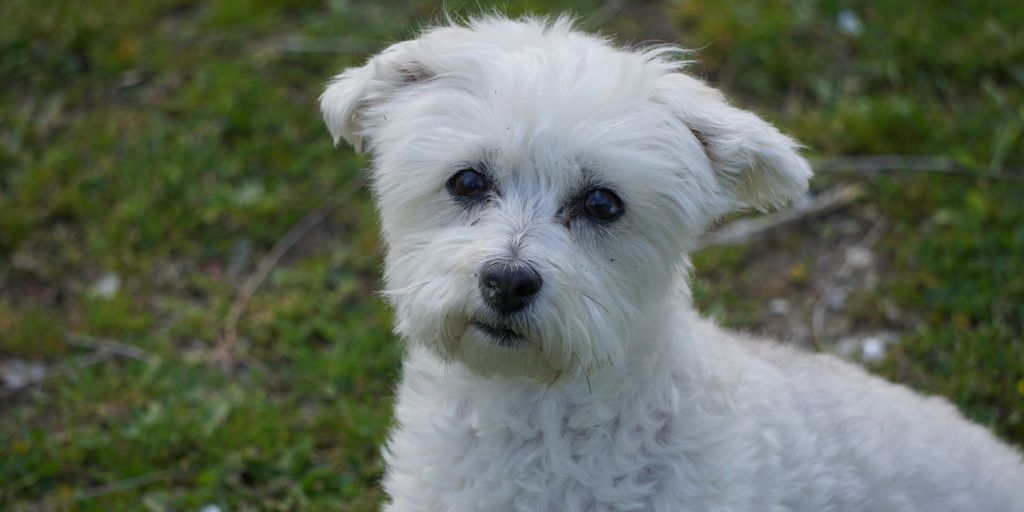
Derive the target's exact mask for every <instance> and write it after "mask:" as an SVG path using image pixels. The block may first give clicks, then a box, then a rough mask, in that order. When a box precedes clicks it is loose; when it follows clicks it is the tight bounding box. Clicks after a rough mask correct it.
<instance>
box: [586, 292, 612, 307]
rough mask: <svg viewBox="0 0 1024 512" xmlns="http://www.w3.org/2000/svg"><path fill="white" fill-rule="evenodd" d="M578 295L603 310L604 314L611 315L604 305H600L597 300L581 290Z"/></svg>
mask: <svg viewBox="0 0 1024 512" xmlns="http://www.w3.org/2000/svg"><path fill="white" fill-rule="evenodd" d="M580 295H582V296H584V297H586V298H588V299H590V300H591V301H592V302H593V303H594V304H597V305H598V306H600V307H601V309H603V310H604V312H605V313H611V311H608V308H606V307H604V304H601V303H600V302H598V300H597V299H595V298H593V297H591V296H590V294H588V293H587V292H585V291H583V290H580Z"/></svg>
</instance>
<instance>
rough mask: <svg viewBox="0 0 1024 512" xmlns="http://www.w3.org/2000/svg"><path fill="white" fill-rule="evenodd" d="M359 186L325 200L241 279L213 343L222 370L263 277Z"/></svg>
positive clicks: (229, 361) (355, 184)
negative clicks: (242, 319) (221, 328)
mask: <svg viewBox="0 0 1024 512" xmlns="http://www.w3.org/2000/svg"><path fill="white" fill-rule="evenodd" d="M361 185H362V180H360V179H358V178H356V179H353V180H352V182H350V184H349V186H348V188H347V189H345V190H344V191H342V192H341V193H340V194H339V195H338V196H336V197H334V198H332V199H331V200H328V201H327V202H325V203H324V204H322V205H321V206H320V207H318V208H317V209H315V210H313V211H311V212H309V213H308V214H306V216H305V217H303V218H302V220H300V221H299V222H298V223H297V224H295V225H294V226H292V227H291V229H289V230H288V232H286V233H285V234H284V236H283V237H281V239H280V240H278V241H277V243H275V244H274V247H272V248H271V249H270V252H268V253H267V254H266V255H265V256H263V258H262V259H261V260H260V263H259V265H257V267H256V270H255V271H254V272H253V273H252V274H250V275H249V277H247V278H246V279H245V282H243V283H242V286H241V288H239V290H238V294H237V295H236V296H235V300H234V302H232V303H231V309H229V310H228V315H227V317H226V319H225V320H224V329H223V334H222V335H221V338H220V341H218V342H217V347H216V349H215V351H216V357H217V359H218V360H220V362H221V363H222V364H224V365H225V366H228V367H230V366H232V365H233V363H234V357H233V352H234V348H235V345H237V344H238V322H239V320H241V318H242V314H243V313H245V309H246V307H248V305H249V302H250V301H251V300H252V298H253V296H254V295H255V294H256V291H257V290H259V288H260V286H261V285H262V284H263V282H264V281H266V279H267V276H269V275H270V272H271V271H272V270H274V267H276V266H277V264H278V263H279V262H280V261H281V258H283V257H284V255H285V254H287V253H288V251H290V250H291V249H292V248H293V247H295V245H296V244H297V243H298V242H299V241H300V240H302V239H303V238H304V237H305V236H306V235H307V234H309V232H311V231H312V230H313V228H315V227H317V226H318V225H319V224H320V223H321V222H323V221H324V220H325V219H326V218H327V217H328V216H330V215H331V213H333V212H334V210H336V209H337V208H338V205H339V204H341V202H342V201H343V200H344V199H345V198H348V197H349V196H352V195H353V194H355V192H356V191H357V190H359V187H360V186H361Z"/></svg>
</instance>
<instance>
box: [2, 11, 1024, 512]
mask: <svg viewBox="0 0 1024 512" xmlns="http://www.w3.org/2000/svg"><path fill="white" fill-rule="evenodd" d="M467 3H468V2H467ZM65 4H66V3H64V2H55V1H53V2H50V1H48V2H42V3H40V2H28V1H25V0H10V1H7V2H3V3H0V19H3V20H4V30H2V31H0V74H2V75H3V76H4V82H3V86H0V362H5V361H14V360H20V361H27V362H31V363H38V364H43V365H47V366H48V367H51V368H57V367H59V365H60V364H67V363H71V364H75V363H76V362H81V361H82V358H83V357H86V356H87V355H88V353H89V351H88V350H87V349H83V348H81V347H79V346H76V345H71V344H68V343H67V342H66V339H65V336H64V334H65V333H66V332H72V333H80V334H87V335H91V336H98V337H106V338H110V339H116V340H119V341H121V342H123V343H127V344H131V345H135V346H138V347H140V348H142V349H145V350H146V351H148V352H149V353H151V354H152V356H151V357H149V358H147V359H146V360H144V361H138V360H134V359H129V358H113V359H110V360H108V361H105V362H102V363H100V364H96V365H92V366H88V367H86V368H82V369H80V370H77V371H74V372H70V373H68V374H66V375H61V376H59V377H55V378H53V379H50V380H48V381H46V382H45V383H41V384H38V385H34V386H32V387H30V388H27V389H24V390H22V391H19V392H18V393H17V394H16V395H13V396H10V397H6V398H0V481H3V482H4V485H3V486H0V508H11V509H19V508H27V507H29V506H30V505H34V506H38V507H41V508H43V509H86V510H137V509H139V508H140V507H145V508H147V509H150V510H177V509H198V508H199V507H201V506H202V505H205V504H208V503H217V504H220V505H221V506H224V507H227V508H230V509H232V510H235V509H243V510H246V509H260V510H263V509H270V510H293V509H304V510H319V509H325V510H326V509H331V510H337V509H339V508H340V509H342V510H372V509H374V507H375V504H376V503H377V502H378V500H379V498H380V493H379V490H378V489H377V487H376V481H377V478H378V477H379V475H380V471H381V465H380V462H379V459H378V455H377V453H378V452H377V446H378V445H379V443H380V442H381V441H382V439H383V436H384V433H385V429H386V427H387V425H388V422H389V414H390V412H389V411H390V400H391V389H392V385H393V383H394V380H395V378H396V376H397V374H398V371H399V366H398V364H399V357H400V353H401V347H400V346H399V345H398V344H397V343H396V342H395V341H394V340H393V339H392V336H391V335H390V316H389V312H388V311H387V310H386V308H385V307H384V305H383V303H382V302H381V301H380V300H379V299H377V298H376V297H375V296H374V295H373V293H372V291H373V290H374V289H375V288H376V285H377V279H378V273H379V265H380V250H379V248H378V241H377V229H376V222H375V214H374V211H373V206H372V204H371V203H370V201H369V198H368V196H367V194H366V193H365V191H360V192H358V193H356V194H353V195H349V193H348V192H347V190H349V189H350V183H351V182H352V180H354V179H356V178H357V177H358V175H359V173H360V169H361V168H363V167H364V166H365V165H366V162H365V161H363V160H361V159H359V158H357V157H356V156H354V155H353V154H352V153H351V152H350V151H349V150H347V149H345V150H336V149H334V148H332V147H331V144H330V141H329V137H328V136H327V134H326V131H325V129H324V128H323V127H322V124H321V121H320V119H319V114H318V112H317V108H316V98H317V96H318V95H319V93H320V90H321V87H322V84H323V82H324V81H325V79H326V78H327V77H328V76H329V75H331V74H332V73H334V72H336V71H337V70H339V69H340V68H342V67H344V66H348V65H352V64H356V63H358V62H361V60H362V59H363V58H365V55H366V54H367V53H368V52H372V51H374V50H376V49H379V48H381V47H382V46H383V45H385V44H386V43H387V42H388V41H394V40H397V39H399V38H401V37H403V36H405V35H408V34H410V33H411V32H412V30H413V29H414V28H415V26H416V24H417V23H419V21H421V20H424V19H429V18H430V17H432V16H436V15H437V14H438V13H439V10H438V7H437V5H436V4H433V3H428V2H421V1H413V0H404V1H401V2H396V3H394V4H391V6H390V7H388V8H384V7H379V6H376V5H375V4H373V3H370V2H354V1H329V2H327V1H319V0H293V1H288V2H270V1H263V0H221V1H216V2H195V1H188V0H159V1H154V2H146V3H138V4H131V5H130V6H128V4H124V3H123V2H113V1H109V0H101V1H97V2H89V4H88V6H86V5H82V6H74V7H72V6H69V5H65ZM599 4H600V2H598V1H596V0H595V1H584V0H577V1H572V0H564V1H539V0H538V1H527V0H523V1H510V2H508V3H507V9H508V10H509V11H510V12H514V13H515V12H525V11H530V10H532V11H534V12H541V13H545V12H560V11H562V10H565V9H573V10H576V11H577V12H581V13H587V12H593V11H595V10H596V9H597V7H598V5H599ZM997 4H1000V2H996V3H992V2H989V3H985V4H979V5H978V6H975V7H966V6H959V7H952V6H951V5H952V4H949V6H947V3H944V2H934V5H933V4H925V3H906V2H897V1H895V0H892V1H883V2H874V3H870V4H863V5H861V4H858V6H857V7H855V8H854V10H855V11H856V12H857V14H858V15H859V16H860V18H861V20H862V22H863V26H864V31H863V33H862V34H861V35H859V36H851V35H846V34H844V33H842V32H840V31H838V30H837V29H836V17H837V15H838V13H839V10H840V5H839V4H838V3H834V2H826V3H824V4H822V3H817V2H805V1H791V2H783V3H776V4H771V5H770V6H769V5H767V4H762V3H761V2H753V1H740V0H729V1H725V2H719V3H715V4H711V3H697V2H686V3H682V4H679V3H675V2H666V3H665V4H664V5H661V4H655V5H654V7H648V8H643V9H641V8H634V7H629V6H627V7H626V8H624V9H623V11H622V12H620V13H618V15H617V16H614V17H612V18H611V19H610V21H609V22H608V24H607V26H606V29H607V30H608V31H610V32H613V33H618V34H619V35H620V36H621V38H622V40H645V39H648V38H649V37H650V35H649V34H650V32H649V31H648V28H649V27H652V26H659V27H669V28H671V29H672V30H675V31H677V36H678V37H679V38H680V39H681V40H680V42H682V43H684V44H686V45H689V46H693V47H699V48H701V51H700V54H699V57H700V58H701V60H702V61H703V64H702V65H700V66H699V67H697V68H695V69H696V71H697V72H698V73H701V74H704V75H706V76H707V77H709V78H710V79H711V80H712V81H713V82H715V83H718V84H720V85H721V86H722V87H724V88H725V89H726V90H727V91H728V92H729V93H730V94H732V95H733V96H734V97H735V98H736V100H737V102H738V103H739V104H741V105H743V106H746V107H749V108H753V109H755V110H757V111H758V112H759V113H761V114H762V115H764V116H765V117H767V118H769V119H772V120H773V121H775V122H777V123H778V124H779V125H780V126H782V127H783V128H784V129H785V130H786V131H789V132H791V133H793V134H794V135H795V136H796V137H797V138H799V139H801V140H802V141H804V142H805V143H807V145H808V146H809V148H810V151H811V152H812V154H815V155H841V154H868V153H900V154H935V155H945V156H949V157H951V158H954V159H956V161H957V162H959V163H960V164H962V165H963V166H965V167H966V168H969V169H972V170H973V171H972V172H969V173H967V174H965V175H955V176H953V175H939V174H934V173H894V174H893V175H891V176H874V177H868V178H865V177H859V176H850V175H846V176H838V177H825V178H823V179H822V180H821V181H820V182H819V183H821V185H820V186H824V185H827V184H829V183H835V182H837V181H839V180H854V179H857V180H864V181H865V184H866V186H867V189H868V194H867V195H866V197H865V198H863V199H862V200H861V202H860V203H859V204H858V207H862V208H868V207H870V208H874V209H876V210H877V211H879V212H880V213H881V214H882V215H884V216H885V217H886V218H887V219H889V221H890V223H891V226H890V229H889V230H888V231H887V233H886V235H885V237H884V238H883V240H882V241H881V242H880V245H879V250H880V251H881V252H882V253H883V254H884V256H885V261H886V263H887V265H888V267H887V271H886V273H885V275H886V279H885V280H884V281H883V283H882V285H881V287H880V289H879V290H877V291H876V293H877V295H878V296H885V297H889V298H891V300H893V301H895V302H896V303H897V305H898V306H899V308H900V309H901V310H902V311H903V312H904V320H903V321H902V324H901V325H900V326H898V327H900V331H901V332H902V333H903V339H902V340H901V342H900V343H899V344H898V345H897V346H896V348H895V349H894V351H893V352H892V353H891V354H890V357H889V358H888V359H887V360H886V361H885V362H884V363H883V364H882V365H881V366H880V367H879V368H878V370H879V371H881V372H882V373H884V374H886V375H888V376H889V377H892V378H895V379H897V380H900V381H903V382H907V383H909V384H911V385H913V386H915V387H917V388H919V389H923V390H927V391H929V392H934V393H940V394H943V395H945V396H947V397H949V398H951V399H952V400H954V401H955V402H956V403H957V404H958V405H959V406H961V407H962V408H963V409H964V410H965V411H966V412H967V413H968V414H969V415H970V416H971V417H972V418H974V419H975V420H978V421H981V422H983V423H985V424H988V425H991V426H992V427H993V428H994V429H995V430H996V431H997V432H999V433H1000V434H1001V435H1003V436H1004V437H1005V438H1007V439H1009V440H1011V441H1013V442H1016V443H1018V444H1022V443H1024V413H1022V411H1024V342H1022V333H1024V206H1022V205H1024V183H1021V182H1020V181H1014V180H1010V179H1005V178H1006V176H1011V177H1016V178H1018V179H1020V178H1022V177H1024V174H1022V173H1021V172H1020V169H1021V168H1024V141H1022V140H1021V139H1022V135H1024V95H1022V92H1021V91H1022V90H1024V64H1022V63H1024V32H1022V31H1021V30H1020V27H1021V26H1024V9H1022V8H1021V7H1018V6H1017V5H1016V3H1014V2H1001V4H1002V5H997ZM460 5H461V4H459V3H457V2H452V3H449V8H451V9H453V10H455V11H460ZM586 23H587V22H586V21H584V24H585V25H586ZM295 37H303V38H309V40H314V39H315V40H319V38H329V40H330V42H331V44H332V45H334V46H336V47H337V50H338V51H335V52H328V53H318V52H294V51H287V50H286V48H289V46H288V45H287V44H286V43H288V42H289V41H292V40H293V39H292V38H295ZM339 198H342V202H341V207H340V208H338V209H337V210H335V212H334V213H333V214H332V215H331V216H330V217H329V218H328V219H327V221H326V222H324V223H323V225H321V226H320V227H318V228H317V230H316V231H315V233H314V234H313V235H311V236H309V237H307V238H306V239H304V240H303V241H302V242H301V243H300V244H299V246H298V247H296V248H295V250H293V251H292V253H291V254H290V255H289V256H288V257H286V258H285V259H284V260H283V261H282V263H281V264H280V265H279V266H278V267H277V268H276V269H275V270H274V272H273V273H272V274H271V275H270V277H269V278H268V279H267V281H266V282H265V283H264V284H263V286H262V287H261V289H260V290H259V292H258V293H257V294H256V296H255V297H254V299H253V301H252V302H251V303H250V304H249V306H248V308H247V309H246V312H245V314H244V316H243V317H242V321H241V323H240V324H239V334H240V341H239V345H238V355H239V361H240V365H239V367H237V368H235V369H234V370H232V371H225V369H224V368H222V367H221V366H220V365H219V364H217V363H216V361H215V360H214V358H213V349H214V347H215V345H216V342H217V340H218V339H219V337H220V336H221V334H222V330H223V328H224V319H225V316H226V315H227V312H228V309H229V307H230V305H231V303H232V301H233V300H234V298H235V295H236V292H237V290H238V287H239V286H240V283H241V281H242V280H243V279H244V277H245V276H247V275H249V274H250V273H252V272H253V271H254V267H255V265H256V262H257V261H258V260H259V258H260V257H262V256H263V255H264V254H266V253H267V251H269V250H270V248H271V247H272V246H273V244H274V243H275V242H276V241H277V240H279V239H280V238H281V236H283V234H284V233H285V232H286V231H287V230H288V229H289V228H290V227H291V226H292V225H294V224H295V223H296V222H298V221H299V220H300V219H301V218H303V217H304V216H305V215H306V214H307V213H309V212H310V211H312V210H314V209H316V208H317V207H319V206H320V205H322V204H324V203H325V202H327V201H332V200H338V199H339ZM791 235H792V236H794V237H799V236H800V232H799V230H795V231H794V232H793V233H791ZM789 243H791V244H792V243H796V242H789ZM786 248H787V246H786V245H785V244H782V245H781V246H780V247H777V248H776V249H778V250H786ZM750 251H751V249H714V250H711V251H708V252H705V253H703V254H701V255H699V256H698V258H697V264H698V267H699V269H700V271H699V274H698V276H699V277H700V282H699V283H698V287H697V291H698V299H699V302H700V304H701V306H702V307H704V308H705V309H707V310H710V311H712V312H715V313H717V314H722V315H725V319H726V321H727V322H729V323H730V324H732V325H737V326H743V327H753V328H756V323H755V318H756V316H755V315H753V314H752V313H751V311H752V308H753V307H754V306H753V305H752V304H751V301H750V299H749V298H744V297H745V294H744V293H742V287H741V286H739V284H737V282H736V281H730V280H729V279H728V278H727V277H728V276H742V275H743V273H742V272H743V267H744V265H747V264H748V263H749V262H750V261H751V258H753V257H755V254H754V253H752V252H750ZM108 274H113V275H116V276H118V278H119V282H120V286H119V288H118V290H117V291H116V293H115V294H113V295H112V296H105V295H103V294H98V293H96V292H95V289H94V285H95V283H97V282H98V281H99V280H100V279H102V278H103V277H104V276H105V275H108ZM798 274H799V272H796V273H794V274H793V276H792V277H793V279H795V280H797V281H799V280H800V279H801V276H800V275H798ZM710 276H715V277H722V279H721V280H718V279H714V280H711V279H709V277H710ZM745 278H746V279H748V280H749V279H756V276H749V275H748V276H746V277H745ZM859 300H860V301H861V303H862V304H861V310H860V313H859V315H860V316H861V318H860V320H861V321H863V322H865V323H869V324H870V323H872V322H878V321H881V320H879V318H880V317H881V316H882V315H883V313H882V312H881V311H880V309H881V308H880V307H877V305H876V303H875V302H873V299H872V298H871V296H868V297H861V298H859Z"/></svg>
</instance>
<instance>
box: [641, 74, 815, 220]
mask: <svg viewBox="0 0 1024 512" xmlns="http://www.w3.org/2000/svg"><path fill="white" fill-rule="evenodd" d="M654 99H655V100H656V101H658V102H660V103H663V104H665V105H666V106H668V107H669V108H670V109H671V111H672V113H673V114H674V116H675V117H676V118H677V119H679V120H680V121H681V122H682V123H683V124H685V125H686V127H687V128H688V129H689V130H690V132H692V134H693V136H694V137H695V138H696V139H697V141H698V142H700V144H701V146H703V148H704V151H705V153H706V154H707V156H708V159H709V160H710V162H711V166H712V168H713V170H714V172H715V175H716V176H715V178H716V180H718V182H719V183H720V185H721V186H722V187H723V188H724V189H725V191H726V192H727V193H728V194H729V195H730V196H731V197H732V199H733V200H734V201H736V202H737V203H738V204H737V206H739V207H752V208H757V209H759V210H764V209H767V208H771V207H778V206H782V205H785V204H787V203H789V202H792V201H794V200H796V199H798V198H800V197H801V196H802V195H803V194H804V192H806V191H807V186H808V180H809V179H810V177H811V167H810V165H809V164H808V163H807V160H805V159H804V158H803V157H801V156H800V155H799V153H798V152H797V151H798V150H799V148H800V145H799V144H798V143H797V142H796V141H794V140H793V139H791V138H789V137H787V136H785V135H783V134H782V133H780V132H779V131H778V130H777V129H776V128H775V127H774V126H772V125H771V124H769V123H768V122H766V121H764V120H763V119H761V118H760V117H757V116H756V115H754V114H753V113H751V112H747V111H746V110H741V109H738V108H735V107H733V106H731V105H729V104H728V103H727V102H726V100H725V98H724V97H723V96H722V93H720V92H719V91H718V90H717V89H714V88H712V87H710V86H708V85H707V84H705V83H704V82H702V81H700V80H698V79H696V78H693V77H690V76H687V75H685V74H682V73H670V74H666V75H663V76H662V77H661V78H660V82H659V87H658V89H657V90H656V92H655V97H654ZM721 213H725V212H721Z"/></svg>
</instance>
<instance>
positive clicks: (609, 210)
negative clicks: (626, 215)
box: [583, 188, 623, 222]
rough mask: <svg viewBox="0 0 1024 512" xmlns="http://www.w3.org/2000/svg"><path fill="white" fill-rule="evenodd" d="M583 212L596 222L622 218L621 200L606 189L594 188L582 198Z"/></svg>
mask: <svg viewBox="0 0 1024 512" xmlns="http://www.w3.org/2000/svg"><path fill="white" fill-rule="evenodd" d="M583 212H584V213H586V214H587V215H589V216H590V217H593V218H595V219H598V220H603V221H609V222H610V221H613V220H615V219H618V218H619V217H621V216H622V212H623V205H622V199H619V196H617V195H615V192H612V191H611V190H608V189H606V188H595V189H593V190H591V191H589V192H587V193H586V195H584V196H583Z"/></svg>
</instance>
